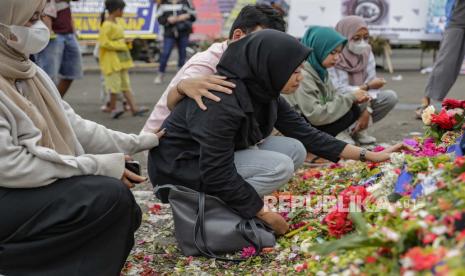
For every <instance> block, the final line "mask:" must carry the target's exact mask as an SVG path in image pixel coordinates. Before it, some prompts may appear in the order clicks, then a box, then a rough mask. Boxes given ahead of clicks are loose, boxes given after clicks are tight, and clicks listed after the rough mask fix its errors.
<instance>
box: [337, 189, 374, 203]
mask: <svg viewBox="0 0 465 276" xmlns="http://www.w3.org/2000/svg"><path fill="white" fill-rule="evenodd" d="M339 195H340V196H341V197H342V202H343V206H344V207H345V208H348V207H349V206H350V203H351V201H353V202H354V203H362V204H364V203H365V200H366V199H367V197H369V196H370V193H369V192H368V191H367V190H366V189H365V187H363V186H350V187H349V188H347V189H345V190H344V191H342V192H341V193H340V194H339Z"/></svg>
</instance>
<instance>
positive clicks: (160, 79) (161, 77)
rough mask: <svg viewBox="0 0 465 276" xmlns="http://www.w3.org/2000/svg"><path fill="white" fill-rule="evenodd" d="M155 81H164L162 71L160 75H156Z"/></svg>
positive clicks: (156, 82) (157, 82) (159, 82)
mask: <svg viewBox="0 0 465 276" xmlns="http://www.w3.org/2000/svg"><path fill="white" fill-rule="evenodd" d="M153 83H155V84H162V83H163V74H162V73H158V75H157V76H156V77H155V79H154V80H153Z"/></svg>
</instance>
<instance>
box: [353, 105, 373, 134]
mask: <svg viewBox="0 0 465 276" xmlns="http://www.w3.org/2000/svg"><path fill="white" fill-rule="evenodd" d="M370 117H371V115H370V113H369V112H368V111H367V110H365V111H363V112H362V115H360V118H358V121H357V125H356V126H355V128H354V130H353V133H356V132H359V131H361V130H364V129H367V128H368V124H369V123H370Z"/></svg>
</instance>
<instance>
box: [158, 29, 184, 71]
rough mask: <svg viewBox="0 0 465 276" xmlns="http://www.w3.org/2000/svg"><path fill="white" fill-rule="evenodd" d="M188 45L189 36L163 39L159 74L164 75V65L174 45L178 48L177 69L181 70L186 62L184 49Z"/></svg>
mask: <svg viewBox="0 0 465 276" xmlns="http://www.w3.org/2000/svg"><path fill="white" fill-rule="evenodd" d="M188 44H189V35H181V36H180V37H178V38H174V37H166V36H165V37H164V38H163V52H162V53H161V57H160V69H159V71H160V73H165V70H166V65H167V64H168V60H169V59H170V55H171V51H172V50H173V48H174V45H177V46H178V53H179V60H178V68H181V67H182V66H183V65H184V63H185V62H186V48H187V45H188Z"/></svg>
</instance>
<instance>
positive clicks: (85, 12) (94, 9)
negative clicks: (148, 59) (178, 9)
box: [71, 0, 158, 39]
mask: <svg viewBox="0 0 465 276" xmlns="http://www.w3.org/2000/svg"><path fill="white" fill-rule="evenodd" d="M125 2H126V8H125V9H124V16H123V18H121V19H120V20H121V22H122V24H123V25H124V28H125V30H126V31H125V33H126V35H127V36H128V37H129V38H147V39H149V38H150V39H153V38H155V37H156V35H157V33H158V23H157V18H156V4H154V3H153V2H154V1H153V0H125ZM71 9H72V12H73V21H74V27H75V29H76V32H77V34H78V36H79V38H80V39H97V38H98V32H99V29H100V14H101V13H102V11H103V9H104V1H103V0H80V1H77V2H71Z"/></svg>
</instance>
